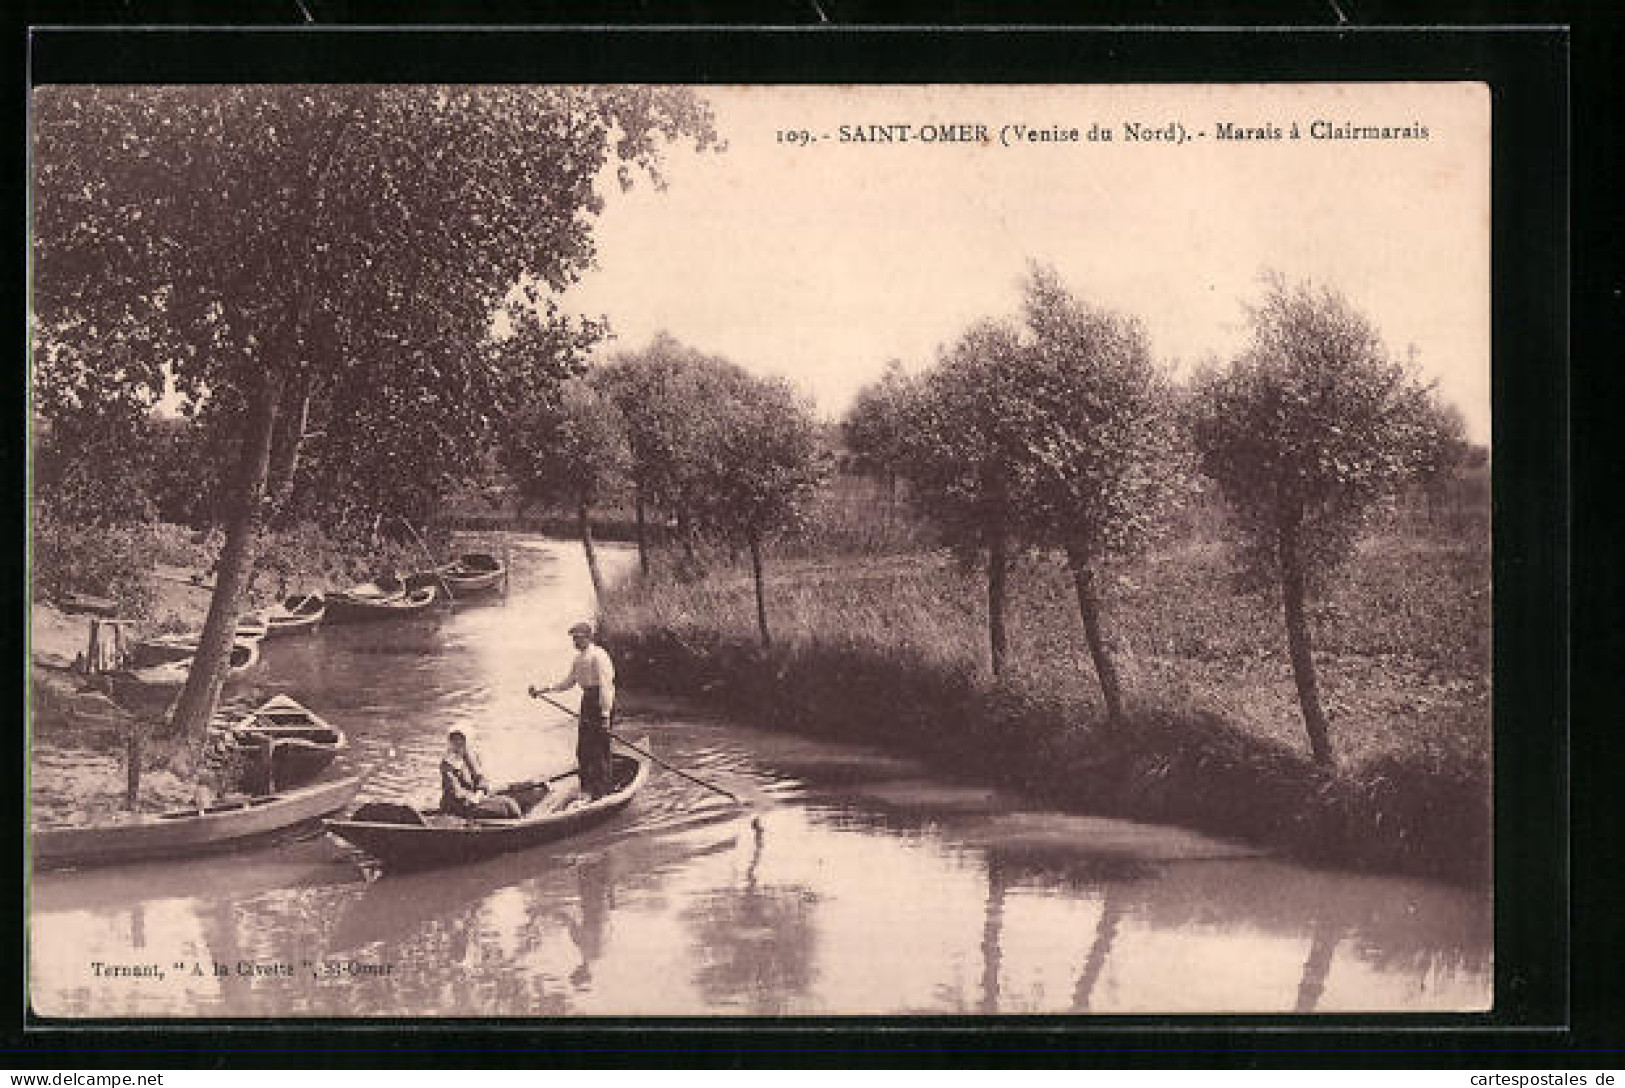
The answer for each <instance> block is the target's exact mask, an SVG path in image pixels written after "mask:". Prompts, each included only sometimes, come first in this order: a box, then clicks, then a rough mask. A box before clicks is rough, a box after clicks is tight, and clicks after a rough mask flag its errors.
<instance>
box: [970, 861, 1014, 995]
mask: <svg viewBox="0 0 1625 1088" xmlns="http://www.w3.org/2000/svg"><path fill="white" fill-rule="evenodd" d="M1008 886H1009V885H1008V881H1007V879H1006V877H1005V870H1004V866H1003V865H1002V864H1000V862H999V856H998V855H997V854H989V855H988V859H987V906H986V908H985V909H984V911H983V915H982V1003H981V1006H980V1008H979V1010H978V1011H980V1012H982V1013H984V1014H992V1013H996V1012H998V1011H999V970H1000V968H1001V966H1002V964H1003V960H1004V894H1005V891H1006V889H1007V888H1008Z"/></svg>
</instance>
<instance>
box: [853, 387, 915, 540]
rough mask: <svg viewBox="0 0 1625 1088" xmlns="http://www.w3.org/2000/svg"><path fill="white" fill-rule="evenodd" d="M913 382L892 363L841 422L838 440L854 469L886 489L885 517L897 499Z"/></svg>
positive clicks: (905, 454) (864, 388)
mask: <svg viewBox="0 0 1625 1088" xmlns="http://www.w3.org/2000/svg"><path fill="white" fill-rule="evenodd" d="M913 396H914V382H913V381H912V380H911V379H910V378H909V376H908V375H907V374H906V373H905V372H904V371H903V364H902V362H901V361H899V360H897V359H893V360H891V361H890V362H888V363H887V364H886V370H885V373H883V374H882V375H881V376H880V380H879V381H876V382H873V383H871V384H869V385H866V386H864V387H863V388H862V389H860V390H858V394H857V396H856V397H854V398H853V400H852V407H851V408H850V409H848V410H847V413H846V418H845V419H843V420H842V421H841V437H842V438H843V439H844V441H845V443H846V448H847V449H848V450H850V451H851V453H852V456H853V460H854V461H855V462H856V464H857V467H858V468H859V469H860V470H861V471H864V472H868V473H872V474H874V475H876V476H878V477H879V478H880V480H881V482H882V483H883V484H884V485H885V488H886V510H887V516H888V517H889V516H890V514H891V510H892V507H893V506H894V505H895V503H896V499H897V478H898V475H899V473H900V472H901V471H902V467H903V461H904V459H905V457H906V456H907V453H908V409H909V405H910V403H911V402H912V398H913Z"/></svg>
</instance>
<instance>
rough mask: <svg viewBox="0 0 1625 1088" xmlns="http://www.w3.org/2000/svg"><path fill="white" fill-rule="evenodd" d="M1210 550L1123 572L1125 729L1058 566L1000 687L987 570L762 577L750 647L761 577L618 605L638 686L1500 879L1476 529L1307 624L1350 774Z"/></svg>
mask: <svg viewBox="0 0 1625 1088" xmlns="http://www.w3.org/2000/svg"><path fill="white" fill-rule="evenodd" d="M1230 570H1231V567H1230V564H1229V562H1228V560H1227V558H1226V556H1225V554H1224V553H1223V551H1222V550H1220V549H1219V548H1218V547H1217V546H1214V545H1208V544H1204V543H1200V542H1192V543H1187V544H1184V545H1182V546H1180V547H1177V548H1172V549H1169V550H1167V551H1164V552H1162V553H1160V554H1158V555H1156V556H1153V557H1152V558H1151V559H1150V561H1148V562H1145V563H1142V564H1140V565H1138V566H1136V567H1135V568H1134V570H1133V571H1132V572H1130V573H1127V574H1125V575H1123V576H1121V577H1119V578H1117V579H1115V581H1114V583H1113V585H1112V593H1111V601H1110V608H1111V616H1112V623H1113V627H1114V631H1115V638H1116V642H1117V646H1118V651H1119V654H1120V657H1121V658H1122V661H1123V664H1124V666H1125V669H1124V671H1125V674H1126V679H1127V683H1128V685H1129V687H1130V689H1131V691H1132V711H1131V714H1130V717H1129V720H1128V721H1127V723H1126V724H1125V725H1124V727H1123V728H1122V729H1120V730H1117V731H1112V730H1109V729H1108V728H1107V727H1106V725H1105V722H1104V716H1103V713H1102V708H1101V703H1100V697H1099V690H1098V687H1097V686H1096V684H1095V679H1094V675H1093V672H1092V671H1091V670H1090V668H1089V665H1088V655H1087V651H1086V649H1085V647H1084V646H1083V641H1082V634H1081V631H1080V630H1079V625H1078V622H1077V618H1076V615H1077V614H1076V611H1075V608H1074V606H1073V601H1072V597H1071V595H1070V591H1069V587H1068V583H1067V580H1066V576H1065V572H1064V571H1063V570H1062V569H1060V568H1059V567H1057V566H1055V565H1054V564H1052V563H1050V562H1048V561H1044V560H1035V561H1033V562H1030V563H1029V564H1027V566H1026V567H1025V568H1024V569H1023V570H1022V571H1020V572H1019V573H1018V575H1017V576H1016V577H1015V579H1014V584H1013V587H1012V588H1013V590H1014V595H1013V602H1012V603H1013V608H1012V613H1011V616H1012V628H1013V630H1012V640H1011V651H1012V652H1011V660H1012V669H1011V675H1010V676H1009V677H1007V678H1006V681H1005V682H1004V683H1003V684H1000V685H994V684H992V683H991V681H990V680H989V679H988V678H987V676H986V675H985V672H986V666H985V664H983V662H985V660H986V652H985V650H984V648H983V646H984V640H985V613H984V611H983V608H984V604H983V596H982V587H981V583H980V580H979V579H978V578H977V577H975V576H974V575H966V574H962V573H960V572H959V571H958V570H957V569H956V568H955V567H953V566H952V565H951V564H949V563H947V562H946V561H944V560H941V559H939V558H937V557H928V556H913V557H897V558H887V559H843V560H841V561H839V562H832V561H810V560H799V561H795V562H780V563H779V564H777V565H776V566H773V567H770V572H769V577H770V588H769V609H770V614H771V619H772V622H773V626H774V632H775V645H774V646H773V648H772V649H770V650H763V649H761V648H760V647H759V645H758V644H757V641H756V635H755V619H754V616H755V613H754V604H753V599H752V597H751V585H750V580H749V576H748V574H747V573H745V572H743V571H736V570H732V569H729V570H724V571H721V572H718V573H716V574H714V575H713V576H712V577H710V578H707V579H705V580H702V581H699V582H691V583H682V582H677V581H668V580H662V579H659V578H656V579H654V580H652V581H649V582H644V583H632V584H628V585H626V586H624V587H622V588H621V589H619V590H618V591H616V592H615V593H614V594H613V596H612V598H611V600H610V601H609V605H608V622H609V626H610V631H611V638H610V641H611V644H612V646H613V647H614V649H615V650H616V651H617V652H618V654H619V660H620V663H621V664H620V667H621V671H622V673H623V675H624V676H625V679H626V683H627V684H628V685H629V686H635V687H642V688H645V689H653V690H661V691H665V692H668V693H674V694H686V695H694V696H701V697H703V698H706V699H708V700H710V701H712V702H714V703H715V704H717V705H719V706H721V707H723V708H726V709H728V710H731V711H737V712H740V713H742V714H744V715H748V716H749V717H750V718H751V719H752V720H754V721H758V722H762V723H766V724H770V725H772V726H775V727H782V728H787V729H794V730H801V731H805V732H808V733H814V734H818V735H822V736H829V737H837V738H843V739H852V740H860V741H864V742H867V743H873V744H880V745H885V746H891V747H896V748H900V749H903V750H907V751H910V752H914V753H917V754H920V755H923V756H924V757H926V758H927V759H928V760H930V761H931V762H933V763H934V764H935V765H936V766H938V767H940V768H942V769H943V770H945V771H947V772H948V773H951V774H954V775H956V776H960V777H964V778H968V779H977V780H985V781H993V782H997V783H1000V784H1004V785H1010V786H1015V787H1018V788H1021V789H1024V790H1027V791H1028V792H1029V793H1031V794H1033V795H1035V796H1038V797H1041V798H1043V799H1044V800H1046V801H1049V802H1052V803H1056V804H1060V805H1064V806H1069V807H1076V808H1079V809H1084V810H1088V811H1092V812H1101V813H1107V814H1117V815H1124V816H1134V817H1139V818H1143V819H1152V820H1162V821H1168V822H1174V823H1179V824H1184V825H1187V826H1191V827H1196V828H1200V829H1203V830H1207V831H1212V832H1216V833H1221V834H1228V835H1235V836H1239V837H1243V838H1247V839H1250V840H1254V841H1259V842H1264V843H1268V844H1271V845H1275V846H1278V847H1281V848H1282V849H1285V850H1288V851H1290V852H1292V853H1294V854H1296V855H1298V856H1301V857H1304V858H1306V859H1309V860H1320V861H1325V862H1328V863H1336V864H1346V865H1360V866H1372V867H1377V868H1383V869H1393V870H1405V871H1414V872H1425V873H1430V874H1436V875H1441V876H1450V877H1454V878H1460V879H1481V878H1484V877H1485V876H1487V873H1488V865H1489V856H1490V808H1489V781H1490V768H1489V740H1490V691H1489V679H1488V678H1489V645H1488V640H1489V632H1490V601H1489V592H1488V586H1489V564H1488V555H1487V549H1486V548H1485V547H1483V546H1482V545H1475V544H1474V543H1473V542H1471V541H1467V540H1464V539H1460V538H1444V539H1441V538H1439V537H1435V536H1432V535H1427V534H1423V535H1404V534H1399V535H1390V536H1385V537H1382V538H1379V539H1376V540H1374V541H1372V542H1371V543H1369V544H1368V545H1367V546H1366V547H1365V548H1364V549H1362V552H1361V554H1360V555H1359V557H1358V558H1357V559H1356V561H1355V562H1354V563H1353V565H1352V568H1351V569H1350V570H1349V571H1348V573H1347V576H1346V577H1345V578H1343V579H1342V581H1341V582H1340V583H1339V584H1338V585H1337V586H1336V587H1335V588H1334V589H1333V591H1332V592H1331V593H1330V595H1329V596H1328V598H1327V600H1326V602H1325V604H1324V605H1323V606H1322V607H1321V608H1320V609H1319V610H1318V613H1317V615H1316V617H1315V620H1316V635H1317V639H1318V642H1317V647H1318V651H1319V652H1318V654H1317V661H1318V664H1319V666H1320V669H1321V677H1322V683H1323V686H1324V689H1325V691H1324V695H1325V701H1326V705H1327V709H1328V712H1329V714H1330V715H1331V718H1332V724H1333V738H1334V743H1335V744H1336V747H1337V753H1338V756H1339V761H1340V766H1339V770H1338V771H1337V772H1336V773H1335V774H1328V773H1326V772H1324V771H1322V770H1320V769H1319V768H1317V767H1315V766H1314V765H1313V764H1312V763H1311V762H1310V761H1309V758H1308V754H1307V747H1306V744H1305V742H1304V739H1303V729H1302V725H1301V719H1300V718H1299V717H1298V711H1297V703H1296V698H1295V694H1294V689H1293V686H1292V679H1291V672H1290V668H1289V666H1288V664H1287V660H1286V653H1285V647H1284V638H1283V637H1282V636H1281V634H1280V618H1279V610H1278V607H1277V606H1276V605H1275V603H1274V601H1273V600H1272V599H1271V598H1270V597H1269V596H1268V595H1259V594H1253V593H1249V592H1246V591H1244V590H1242V589H1241V588H1239V587H1238V586H1236V585H1235V584H1234V581H1233V579H1232V577H1231V574H1230Z"/></svg>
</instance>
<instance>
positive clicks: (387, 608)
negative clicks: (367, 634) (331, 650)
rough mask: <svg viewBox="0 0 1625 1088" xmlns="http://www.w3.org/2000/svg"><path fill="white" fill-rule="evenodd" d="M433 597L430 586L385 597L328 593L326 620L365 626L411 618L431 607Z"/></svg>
mask: <svg viewBox="0 0 1625 1088" xmlns="http://www.w3.org/2000/svg"><path fill="white" fill-rule="evenodd" d="M436 596H437V594H436V592H435V589H434V587H433V586H424V587H423V588H421V589H414V590H411V591H410V592H402V593H398V594H395V595H393V596H384V597H367V596H358V595H356V594H355V593H354V591H353V590H351V591H346V592H343V593H331V594H329V595H328V597H327V615H326V620H327V622H328V623H366V622H368V621H371V620H387V619H391V618H393V617H395V616H411V615H414V614H416V613H418V612H422V611H423V610H424V609H426V608H428V607H429V606H430V605H432V604H434V601H435V597H436Z"/></svg>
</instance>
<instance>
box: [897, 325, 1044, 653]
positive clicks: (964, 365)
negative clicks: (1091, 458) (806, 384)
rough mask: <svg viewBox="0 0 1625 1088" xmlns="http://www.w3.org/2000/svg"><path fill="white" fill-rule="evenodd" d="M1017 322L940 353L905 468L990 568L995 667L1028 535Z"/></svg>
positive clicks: (963, 548)
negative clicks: (1014, 573)
mask: <svg viewBox="0 0 1625 1088" xmlns="http://www.w3.org/2000/svg"><path fill="white" fill-rule="evenodd" d="M1021 354H1022V347H1021V343H1020V338H1019V334H1018V331H1017V329H1016V328H1015V326H1014V325H1012V324H1010V323H1007V322H995V321H983V322H981V323H979V324H977V325H974V326H972V327H971V329H970V330H968V331H967V332H966V333H965V334H964V335H963V336H961V337H960V339H959V340H958V341H957V342H956V343H955V344H954V345H953V346H952V347H951V348H949V349H948V350H947V351H945V352H944V353H943V354H942V357H941V358H940V359H939V360H938V362H937V365H936V366H935V367H934V368H932V369H931V370H930V371H928V372H927V373H926V374H925V375H923V377H922V378H921V380H920V385H919V389H918V393H917V394H916V395H915V396H914V397H912V398H910V403H909V404H908V408H907V412H906V418H907V420H908V426H907V427H906V428H905V433H906V435H907V444H906V451H905V458H904V464H905V473H906V475H907V477H908V480H909V483H910V485H911V486H912V493H913V496H914V498H915V501H916V502H917V503H918V505H919V506H920V508H921V510H923V511H924V512H925V513H926V515H927V516H928V517H929V518H930V519H931V520H932V521H933V522H934V523H935V524H936V526H937V529H938V531H939V532H940V533H941V535H942V538H943V540H944V541H945V542H946V543H947V544H948V545H949V546H950V547H952V548H953V549H954V551H955V552H956V553H957V554H958V555H959V556H960V558H961V560H962V561H964V562H965V563H967V564H970V563H974V562H976V561H978V560H980V561H982V562H983V563H984V565H985V569H986V571H987V626H988V644H989V647H990V651H991V658H992V667H993V675H995V676H1002V675H1003V674H1004V670H1005V662H1006V658H1007V656H1008V652H1009V638H1008V635H1007V626H1006V621H1005V613H1006V607H1007V599H1008V590H1007V584H1008V579H1009V573H1010V567H1011V564H1012V562H1013V560H1014V557H1015V556H1016V554H1017V553H1018V552H1019V550H1020V549H1021V547H1022V546H1023V545H1024V543H1025V537H1024V526H1023V524H1022V521H1021V506H1020V490H1021V486H1022V483H1021V479H1020V475H1019V474H1020V472H1021V469H1022V458H1023V456H1024V454H1025V449H1026V436H1025V435H1024V434H1023V433H1022V429H1021V425H1020V423H1019V422H1018V421H1017V415H1016V409H1017V406H1018V405H1019V404H1020V403H1021V391H1020V389H1019V388H1018V385H1019V383H1018V380H1017V379H1016V377H1015V375H1016V371H1017V365H1018V361H1019V359H1020V356H1021Z"/></svg>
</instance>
